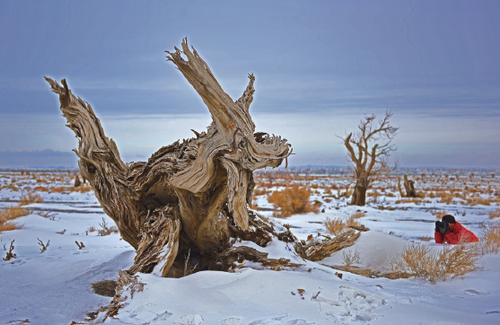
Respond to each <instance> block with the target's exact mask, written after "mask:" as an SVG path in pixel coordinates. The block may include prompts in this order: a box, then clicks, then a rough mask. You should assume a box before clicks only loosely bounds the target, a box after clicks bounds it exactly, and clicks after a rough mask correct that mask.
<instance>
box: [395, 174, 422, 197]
mask: <svg viewBox="0 0 500 325" xmlns="http://www.w3.org/2000/svg"><path fill="white" fill-rule="evenodd" d="M398 183H399V179H398ZM398 185H399V184H398ZM403 186H404V187H405V192H406V195H404V196H405V197H419V195H418V194H417V191H416V190H415V182H414V181H411V180H409V179H408V175H404V176H403ZM400 193H401V196H403V194H402V191H401V190H400Z"/></svg>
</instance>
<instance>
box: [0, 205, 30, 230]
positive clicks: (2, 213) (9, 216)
mask: <svg viewBox="0 0 500 325" xmlns="http://www.w3.org/2000/svg"><path fill="white" fill-rule="evenodd" d="M29 213H30V210H29V209H26V208H23V207H21V206H10V207H8V208H4V209H2V210H0V231H10V230H14V229H19V228H21V225H19V224H17V223H15V222H12V220H14V219H17V218H19V217H23V216H26V215H28V214H29Z"/></svg>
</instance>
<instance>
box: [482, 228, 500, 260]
mask: <svg viewBox="0 0 500 325" xmlns="http://www.w3.org/2000/svg"><path fill="white" fill-rule="evenodd" d="M480 237H481V239H482V240H481V244H482V247H481V249H482V253H483V254H489V253H495V254H497V253H498V252H499V251H500V221H498V220H497V221H495V222H493V223H491V224H490V225H488V226H486V227H484V228H483V230H482V233H481V236H480Z"/></svg>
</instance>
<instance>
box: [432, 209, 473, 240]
mask: <svg viewBox="0 0 500 325" xmlns="http://www.w3.org/2000/svg"><path fill="white" fill-rule="evenodd" d="M434 240H435V241H436V243H438V244H443V243H448V244H453V245H455V244H458V243H459V242H465V243H472V242H476V241H479V239H477V237H476V235H474V233H473V232H472V231H470V230H467V229H465V227H464V226H462V225H461V224H460V223H459V222H456V221H455V217H454V216H452V215H449V214H447V215H445V216H444V217H443V218H442V219H441V221H436V229H435V232H434Z"/></svg>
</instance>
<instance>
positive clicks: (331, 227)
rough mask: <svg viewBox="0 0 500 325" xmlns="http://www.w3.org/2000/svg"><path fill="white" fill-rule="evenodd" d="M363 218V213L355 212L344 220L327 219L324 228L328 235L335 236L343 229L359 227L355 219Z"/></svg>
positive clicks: (359, 224)
mask: <svg viewBox="0 0 500 325" xmlns="http://www.w3.org/2000/svg"><path fill="white" fill-rule="evenodd" d="M364 216H365V213H364V212H356V213H354V214H353V215H351V216H350V217H349V218H347V219H346V220H343V219H340V218H336V219H330V218H327V219H326V221H325V227H326V229H327V230H328V232H329V233H330V234H332V235H335V236H337V235H338V234H339V233H340V231H342V230H343V229H345V228H348V227H361V223H360V222H359V221H358V220H357V219H359V218H362V217H364Z"/></svg>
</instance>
